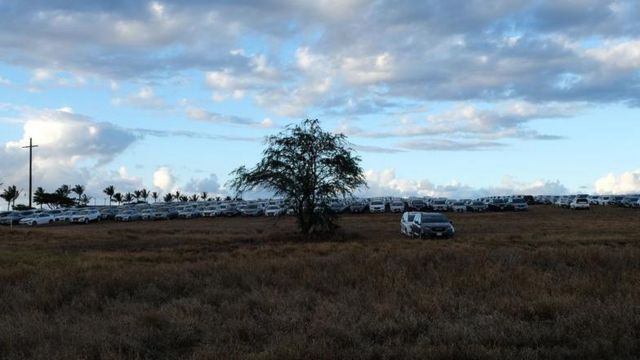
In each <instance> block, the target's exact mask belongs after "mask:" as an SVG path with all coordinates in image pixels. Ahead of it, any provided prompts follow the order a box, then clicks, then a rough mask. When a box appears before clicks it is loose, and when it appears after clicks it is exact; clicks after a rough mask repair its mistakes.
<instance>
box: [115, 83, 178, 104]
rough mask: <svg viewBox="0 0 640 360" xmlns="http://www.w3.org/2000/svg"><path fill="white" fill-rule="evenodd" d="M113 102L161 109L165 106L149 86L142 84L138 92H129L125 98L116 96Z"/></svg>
mask: <svg viewBox="0 0 640 360" xmlns="http://www.w3.org/2000/svg"><path fill="white" fill-rule="evenodd" d="M113 103H114V104H115V105H127V106H133V107H141V108H147V109H162V108H164V107H165V106H166V104H165V102H164V100H163V99H162V98H160V97H158V96H157V95H156V93H155V91H154V90H153V88H152V87H151V86H143V87H141V88H140V90H138V92H136V93H132V94H129V95H128V96H127V97H125V98H119V97H116V98H114V99H113Z"/></svg>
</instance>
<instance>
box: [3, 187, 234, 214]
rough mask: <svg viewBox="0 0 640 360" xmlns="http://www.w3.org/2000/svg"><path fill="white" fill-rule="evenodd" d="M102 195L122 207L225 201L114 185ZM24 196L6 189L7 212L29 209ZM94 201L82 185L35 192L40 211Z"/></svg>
mask: <svg viewBox="0 0 640 360" xmlns="http://www.w3.org/2000/svg"><path fill="white" fill-rule="evenodd" d="M0 185H1V184H0ZM102 192H103V193H104V194H105V195H107V196H108V197H109V205H111V204H112V203H114V202H115V203H117V204H118V205H122V204H132V203H140V202H148V200H149V198H151V199H152V200H153V202H157V201H159V200H162V201H164V202H167V203H169V202H173V201H176V202H187V201H199V200H202V201H207V200H217V201H220V200H222V198H221V197H219V196H218V197H210V196H209V193H208V192H206V191H203V192H200V193H195V194H191V195H188V194H183V193H181V192H180V191H175V192H173V193H167V194H165V195H164V196H161V194H160V193H159V192H156V191H149V190H147V189H140V190H135V191H133V192H126V193H122V192H116V189H115V187H114V186H113V185H109V186H107V187H106V188H105V189H104V190H102ZM21 193H22V191H21V190H18V188H17V187H16V186H15V185H11V186H8V187H6V188H5V189H4V190H3V191H2V193H0V198H2V199H4V200H5V201H6V202H7V211H8V210H10V209H11V208H13V209H14V210H20V209H22V208H24V209H26V207H25V206H23V205H16V204H15V202H16V200H18V198H19V197H20V194H21ZM91 200H93V198H92V197H90V196H88V195H87V194H86V193H85V187H84V186H83V185H79V184H78V185H75V186H73V187H71V186H69V185H62V186H60V187H59V188H57V189H56V190H55V191H52V192H47V191H46V190H45V189H44V188H42V187H38V188H37V189H36V190H35V191H34V193H33V203H34V204H36V205H38V206H40V208H42V207H44V206H46V207H48V208H50V209H55V208H61V207H72V206H87V205H89V203H90V202H91ZM226 200H231V197H229V196H227V197H226Z"/></svg>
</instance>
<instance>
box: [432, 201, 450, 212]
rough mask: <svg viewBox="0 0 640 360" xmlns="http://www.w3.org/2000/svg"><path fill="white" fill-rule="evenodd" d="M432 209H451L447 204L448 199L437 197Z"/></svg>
mask: <svg viewBox="0 0 640 360" xmlns="http://www.w3.org/2000/svg"><path fill="white" fill-rule="evenodd" d="M431 209H432V210H433V211H447V210H449V206H448V205H447V200H445V199H436V200H433V201H432V202H431Z"/></svg>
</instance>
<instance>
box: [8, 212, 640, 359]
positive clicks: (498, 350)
mask: <svg viewBox="0 0 640 360" xmlns="http://www.w3.org/2000/svg"><path fill="white" fill-rule="evenodd" d="M452 219H453V220H454V221H455V224H456V228H457V230H458V236H457V237H456V238H455V239H454V240H444V241H420V240H410V239H405V238H403V237H401V236H400V235H399V225H398V221H399V216H397V215H360V216H345V217H343V218H342V220H341V225H342V233H341V234H339V235H338V236H336V237H335V238H332V239H325V241H314V242H303V243H301V242H297V241H295V239H296V235H295V233H294V232H293V231H294V227H293V225H294V223H293V220H292V219H289V218H285V219H280V220H274V219H264V218H259V219H239V218H238V219H198V220H191V221H167V222H155V223H132V224H113V223H100V224H95V225H88V226H81V225H79V226H53V227H46V228H39V229H28V228H20V229H14V230H13V231H10V230H9V229H8V228H4V227H3V228H0V358H1V359H22V358H34V359H85V358H86V359H118V358H134V359H135V358H146V359H162V358H168V359H178V358H187V359H191V358H193V359H216V358H219V359H233V358H249V359H289V358H291V359H300V358H310V359H311V358H313V359H315V358H348V359H386V358H421V359H422V358H443V359H448V358H456V359H464V358H469V359H478V358H505V359H515V358H518V359H538V358H557V359H568V358H576V359H577V358H580V359H603V358H609V359H610V358H621V359H624V358H628V359H631V358H637V357H638V356H639V355H640V211H633V210H625V209H614V208H611V209H604V208H597V209H593V210H591V211H590V212H572V211H569V210H561V209H555V208H551V207H533V208H532V210H531V211H530V212H529V213H522V214H520V213H518V214H516V213H500V214H479V215H478V214H460V215H452Z"/></svg>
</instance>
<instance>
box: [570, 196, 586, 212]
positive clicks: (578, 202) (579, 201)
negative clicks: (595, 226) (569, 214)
mask: <svg viewBox="0 0 640 360" xmlns="http://www.w3.org/2000/svg"><path fill="white" fill-rule="evenodd" d="M569 208H571V209H574V210H589V209H590V208H591V206H590V205H589V200H588V199H584V198H575V199H574V200H573V201H572V202H571V203H570V204H569Z"/></svg>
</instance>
